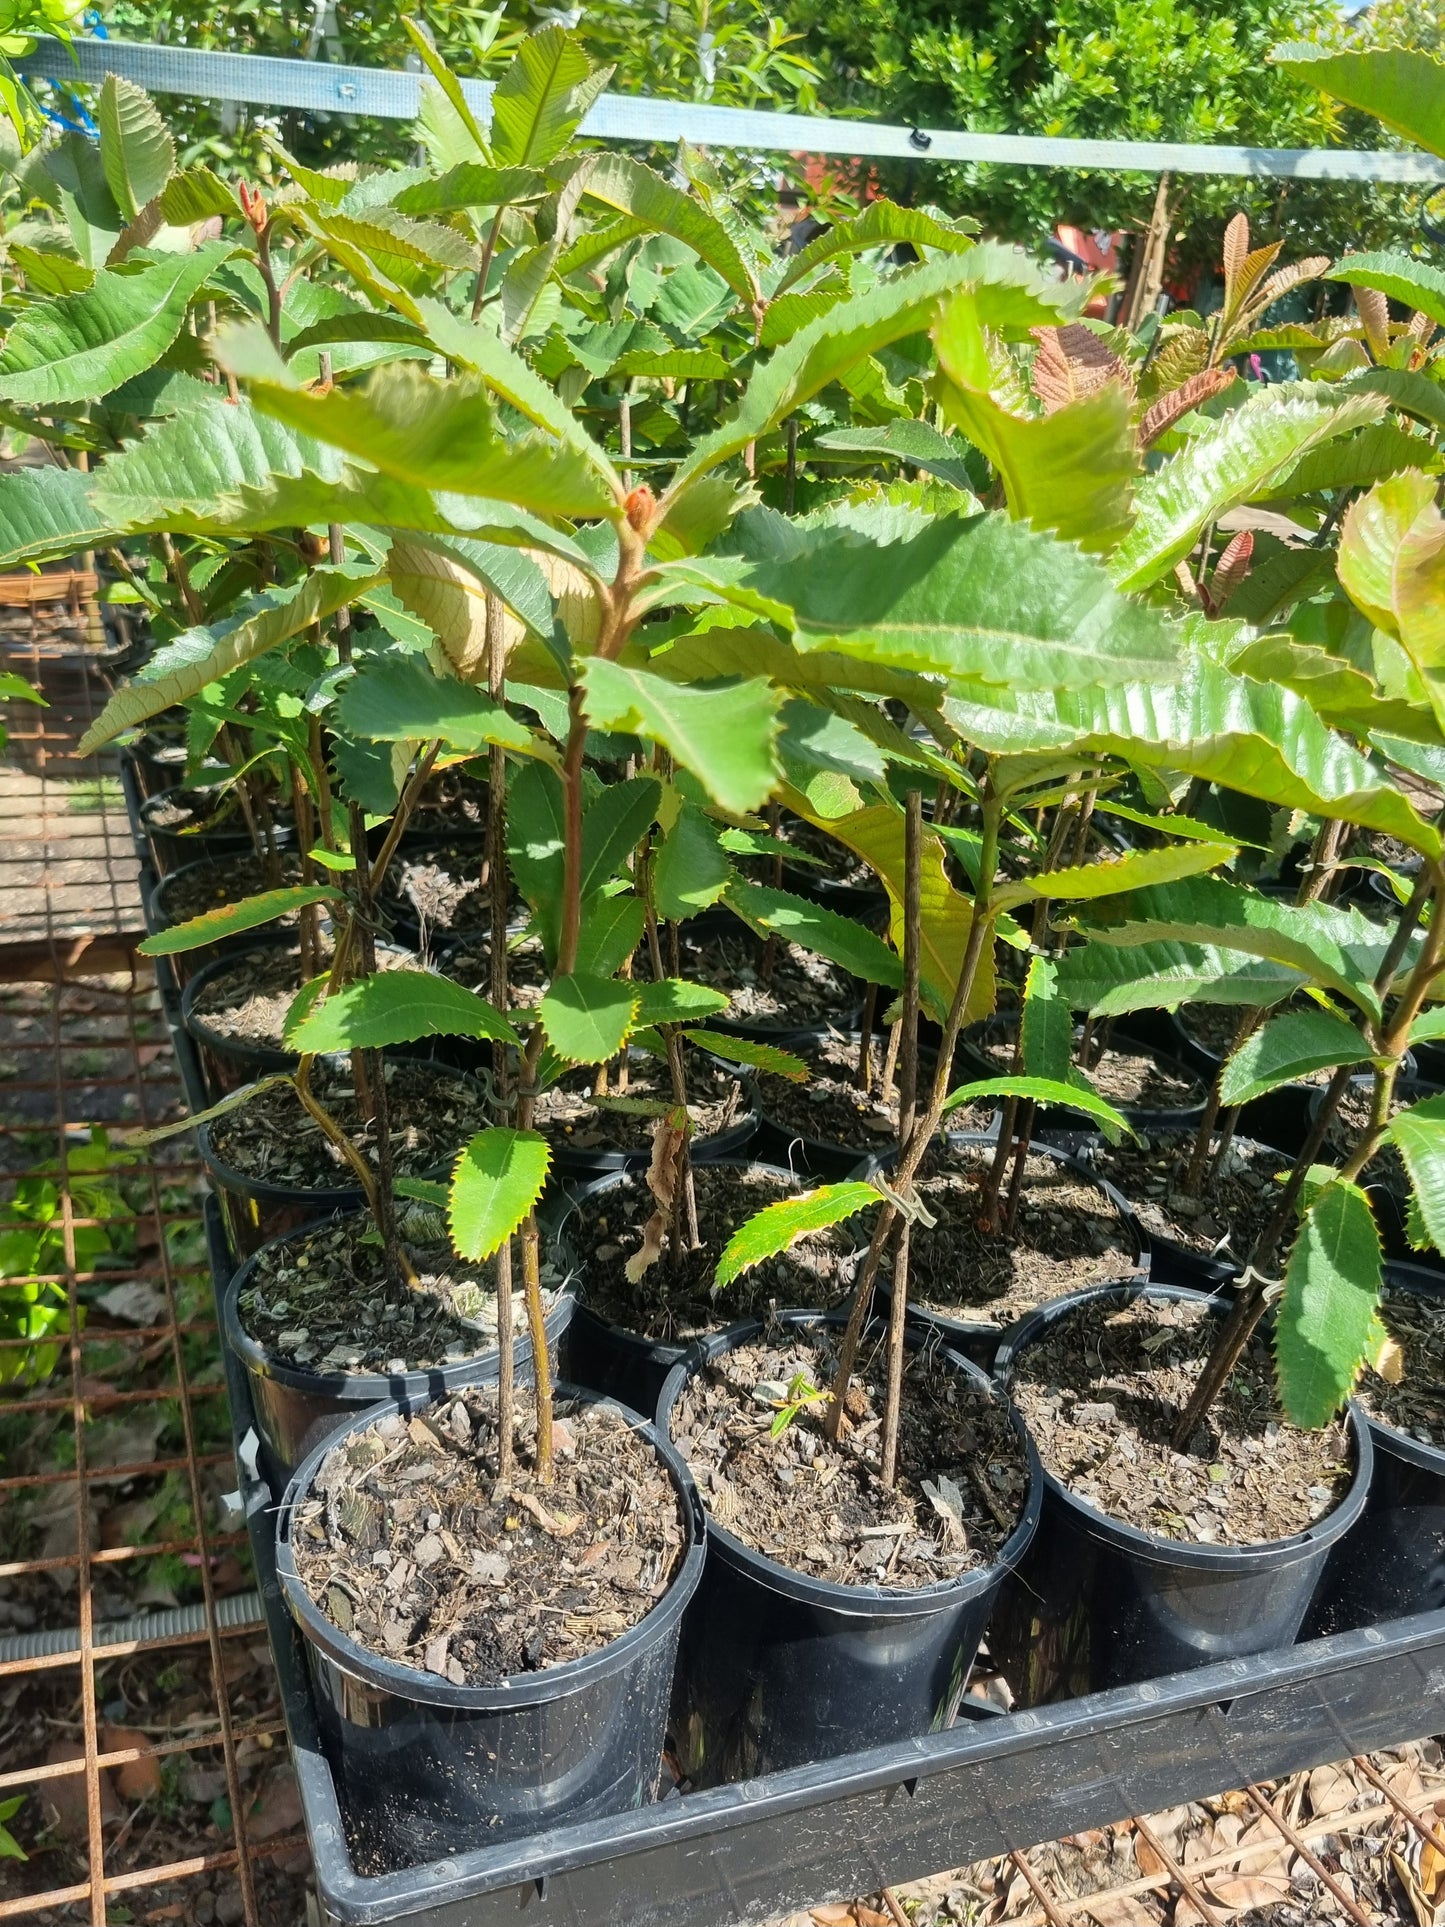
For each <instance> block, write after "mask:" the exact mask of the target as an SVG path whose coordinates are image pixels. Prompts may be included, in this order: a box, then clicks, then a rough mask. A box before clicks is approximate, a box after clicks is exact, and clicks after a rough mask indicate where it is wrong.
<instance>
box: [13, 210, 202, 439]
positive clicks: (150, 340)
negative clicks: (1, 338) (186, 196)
mask: <svg viewBox="0 0 1445 1927" xmlns="http://www.w3.org/2000/svg"><path fill="white" fill-rule="evenodd" d="M230 253H231V249H230V247H229V246H228V245H227V244H226V243H224V242H220V241H218V242H214V243H212V244H210V245H208V246H206V247H203V248H198V249H197V250H196V252H195V253H194V254H179V255H170V256H167V257H166V258H165V259H163V260H160V261H157V262H155V263H154V264H153V265H152V266H151V267H147V268H142V269H141V270H140V272H139V273H138V274H118V273H114V272H112V271H110V270H109V269H102V270H101V272H100V273H99V274H97V275H96V277H95V280H94V281H93V282H92V283H91V285H90V286H89V287H88V288H86V289H85V290H84V291H83V292H82V293H79V294H65V295H60V296H58V297H57V298H56V299H55V300H53V301H37V302H35V303H34V304H33V305H32V306H30V307H28V308H26V309H25V310H24V312H23V313H22V314H21V315H20V316H19V317H18V319H17V320H16V322H15V324H14V326H13V327H12V328H11V329H10V332H9V333H8V334H7V335H6V337H5V346H4V349H3V351H0V400H4V401H19V402H28V403H31V404H32V405H34V406H37V407H51V406H54V405H55V404H56V403H59V402H70V401H85V400H88V399H90V398H92V397H94V396H96V395H104V394H108V393H109V392H110V390H111V389H112V388H119V386H120V385H121V383H122V382H124V381H129V380H130V379H131V377H132V376H133V375H139V374H142V373H143V372H144V371H145V370H146V369H147V368H150V367H153V366H154V365H155V363H156V362H158V361H159V360H160V358H161V356H162V355H163V354H164V353H165V352H166V350H167V348H169V347H170V345H171V343H172V342H173V341H174V340H175V338H176V336H177V335H178V334H179V333H180V332H181V329H182V327H183V326H184V324H185V319H186V310H187V308H188V307H189V306H190V304H191V302H192V300H193V299H194V298H195V296H196V294H197V293H198V291H199V290H200V288H201V287H202V286H203V285H204V283H205V281H206V278H207V276H208V275H210V274H211V273H212V272H213V270H214V269H216V268H217V267H219V266H220V264H221V262H222V261H224V260H225V259H226V257H227V256H228V255H229V254H230Z"/></svg>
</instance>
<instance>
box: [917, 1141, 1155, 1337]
mask: <svg viewBox="0 0 1445 1927" xmlns="http://www.w3.org/2000/svg"><path fill="white" fill-rule="evenodd" d="M994 1152H995V1142H994V1140H993V1139H991V1138H982V1137H950V1138H947V1139H945V1140H944V1141H943V1142H941V1143H939V1144H937V1145H935V1146H933V1147H932V1148H931V1149H930V1150H929V1152H928V1154H927V1155H926V1156H925V1158H924V1160H923V1163H922V1165H921V1166H920V1167H919V1177H918V1180H917V1185H918V1190H919V1192H920V1194H921V1197H922V1201H923V1203H924V1205H925V1206H926V1207H927V1209H928V1211H929V1212H930V1213H931V1214H932V1215H933V1217H934V1218H935V1219H936V1220H937V1222H936V1223H935V1224H933V1225H931V1226H930V1225H925V1224H922V1223H919V1224H915V1225H914V1226H913V1229H912V1231H911V1232H910V1234H909V1266H910V1285H909V1294H908V1304H909V1311H910V1313H911V1314H912V1315H913V1316H914V1317H915V1318H918V1319H921V1320H923V1321H924V1322H926V1323H929V1324H932V1325H934V1326H935V1327H936V1328H937V1329H938V1330H939V1331H940V1332H941V1333H942V1335H943V1336H944V1338H945V1339H946V1341H947V1342H948V1343H950V1344H956V1345H958V1347H959V1348H960V1349H961V1350H963V1351H965V1352H966V1353H967V1355H968V1356H969V1357H973V1358H978V1359H980V1360H982V1359H988V1360H991V1359H992V1357H993V1352H994V1349H995V1347H996V1345H997V1343H998V1336H999V1332H1000V1330H1001V1329H1002V1328H1004V1327H1006V1326H1008V1325H1011V1324H1012V1323H1013V1322H1014V1320H1016V1319H1018V1318H1021V1317H1023V1316H1024V1315H1025V1314H1026V1313H1028V1312H1030V1311H1033V1310H1034V1309H1036V1307H1038V1306H1039V1305H1041V1304H1044V1303H1046V1302H1047V1301H1048V1300H1049V1299H1051V1298H1058V1297H1062V1296H1063V1295H1064V1294H1065V1293H1067V1292H1070V1291H1078V1290H1080V1289H1082V1288H1083V1287H1085V1286H1087V1285H1092V1284H1098V1283H1100V1282H1102V1281H1103V1280H1105V1279H1114V1278H1119V1277H1122V1276H1125V1275H1127V1274H1128V1273H1130V1272H1143V1271H1146V1270H1147V1268H1148V1241H1147V1240H1146V1239H1145V1237H1144V1235H1143V1233H1142V1231H1141V1229H1140V1226H1139V1224H1138V1221H1137V1220H1136V1219H1135V1217H1134V1216H1133V1214H1132V1212H1131V1211H1130V1210H1129V1208H1128V1205H1127V1204H1126V1203H1125V1201H1124V1199H1123V1198H1122V1197H1121V1196H1120V1195H1119V1193H1118V1192H1117V1191H1115V1190H1114V1189H1113V1188H1112V1187H1111V1186H1110V1185H1108V1184H1107V1183H1106V1182H1104V1181H1103V1180H1102V1179H1101V1178H1099V1177H1097V1176H1095V1175H1094V1174H1093V1173H1092V1172H1090V1171H1089V1170H1087V1169H1086V1168H1085V1167H1084V1166H1083V1165H1082V1164H1080V1163H1078V1162H1077V1161H1076V1160H1075V1159H1073V1158H1071V1157H1069V1156H1067V1155H1066V1154H1065V1153H1064V1152H1062V1151H1059V1150H1057V1149H1056V1148H1054V1147H1053V1146H1050V1145H1047V1144H1035V1145H1033V1146H1032V1147H1031V1148H1030V1150H1029V1154H1028V1158H1027V1160H1026V1162H1025V1166H1024V1183H1023V1189H1022V1191H1021V1193H1020V1197H1019V1209H1018V1215H1017V1218H1016V1221H1015V1225H1014V1229H1013V1231H1012V1232H1005V1231H1003V1230H999V1231H996V1232H990V1231H988V1230H987V1229H986V1228H985V1225H984V1222H983V1212H982V1198H981V1196H980V1186H981V1184H982V1182H983V1180H984V1178H985V1177H986V1176H987V1173H988V1171H989V1168H990V1166H991V1164H992V1162H993V1158H994ZM885 1269H886V1267H885ZM887 1283H888V1281H887V1279H886V1278H884V1279H883V1280H882V1284H881V1289H882V1291H883V1293H884V1295H886V1290H887Z"/></svg>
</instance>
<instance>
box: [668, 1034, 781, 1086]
mask: <svg viewBox="0 0 1445 1927" xmlns="http://www.w3.org/2000/svg"><path fill="white" fill-rule="evenodd" d="M688 1042H689V1043H692V1044H696V1045H697V1047H698V1049H699V1050H705V1051H708V1052H710V1053H711V1054H712V1056H714V1057H721V1058H723V1059H724V1060H725V1061H726V1062H727V1063H729V1064H749V1065H751V1066H752V1068H753V1069H754V1070H757V1071H768V1072H770V1073H771V1074H772V1075H773V1076H774V1077H786V1078H787V1080H788V1082H789V1083H790V1084H805V1083H806V1082H807V1081H808V1067H807V1065H806V1064H805V1063H804V1062H803V1060H802V1058H801V1057H795V1056H794V1055H793V1053H792V1052H791V1051H789V1050H779V1049H778V1047H777V1045H776V1044H759V1043H755V1042H754V1041H753V1039H752V1038H750V1037H727V1036H725V1035H724V1034H723V1033H722V1032H721V1031H716V1030H694V1031H690V1032H689V1033H688Z"/></svg>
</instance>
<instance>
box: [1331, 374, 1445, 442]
mask: <svg viewBox="0 0 1445 1927" xmlns="http://www.w3.org/2000/svg"><path fill="white" fill-rule="evenodd" d="M1340 388H1341V391H1342V392H1343V393H1354V392H1355V391H1356V390H1360V391H1364V392H1367V393H1371V394H1376V395H1383V396H1384V397H1385V398H1386V400H1387V401H1390V402H1392V403H1393V404H1394V405H1395V407H1396V408H1398V409H1399V410H1400V411H1401V412H1402V413H1403V414H1406V415H1413V416H1414V417H1415V419H1416V420H1417V421H1422V422H1424V423H1425V424H1426V425H1427V426H1428V427H1430V428H1437V429H1438V428H1445V388H1442V387H1441V386H1440V384H1439V382H1438V381H1432V380H1431V379H1430V377H1429V376H1428V375H1424V374H1420V373H1418V372H1416V371H1413V370H1411V369H1408V368H1367V369H1366V370H1365V371H1364V373H1363V374H1359V375H1352V376H1351V377H1350V379H1349V380H1348V381H1347V382H1342V383H1341V384H1340Z"/></svg>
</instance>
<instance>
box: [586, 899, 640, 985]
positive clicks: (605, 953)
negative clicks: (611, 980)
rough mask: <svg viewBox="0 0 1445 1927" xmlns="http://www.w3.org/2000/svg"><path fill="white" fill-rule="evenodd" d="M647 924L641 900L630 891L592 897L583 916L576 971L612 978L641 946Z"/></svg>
mask: <svg viewBox="0 0 1445 1927" xmlns="http://www.w3.org/2000/svg"><path fill="white" fill-rule="evenodd" d="M646 920H647V913H646V911H645V909H644V907H643V902H642V899H641V897H637V896H633V895H632V893H631V892H630V891H624V892H623V893H622V894H621V895H619V896H611V897H594V898H593V899H592V901H591V902H590V903H588V904H587V905H586V906H585V908H584V909H583V912H582V934H581V936H580V937H579V938H578V941H577V968H578V969H579V970H580V971H583V972H585V974H586V975H587V976H589V977H612V976H615V975H616V973H617V972H618V971H619V970H620V969H621V968H622V966H623V964H624V963H626V961H627V959H628V958H629V957H630V956H631V955H632V953H633V951H634V950H635V949H636V948H637V946H638V944H640V943H641V942H642V932H643V928H644V925H645V923H646Z"/></svg>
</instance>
